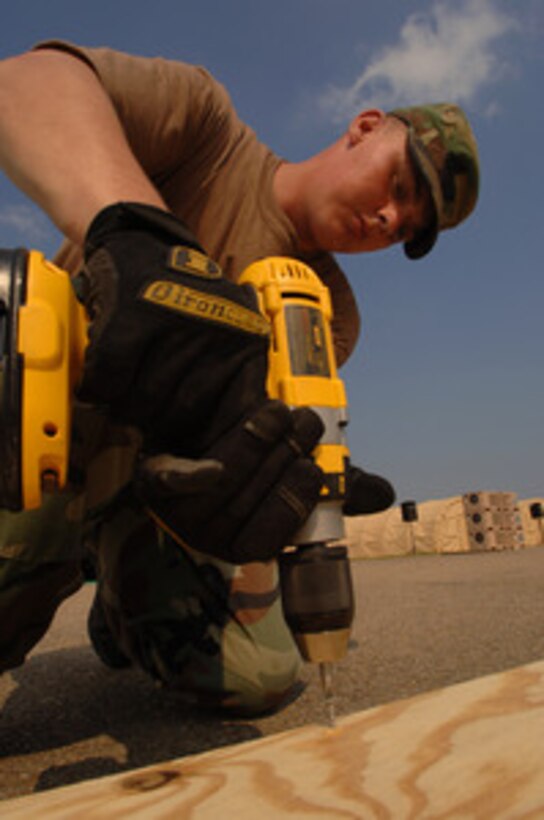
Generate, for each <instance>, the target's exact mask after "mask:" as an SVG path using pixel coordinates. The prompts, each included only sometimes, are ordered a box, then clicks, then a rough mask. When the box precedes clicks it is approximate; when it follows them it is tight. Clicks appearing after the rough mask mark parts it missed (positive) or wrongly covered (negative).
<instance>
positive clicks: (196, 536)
mask: <svg viewBox="0 0 544 820" xmlns="http://www.w3.org/2000/svg"><path fill="white" fill-rule="evenodd" d="M322 434H323V423H322V421H321V419H320V418H319V416H318V415H317V414H316V413H314V412H313V411H312V410H310V409H308V408H299V409H296V410H294V411H292V412H291V411H290V410H289V409H288V408H287V407H286V405H285V404H283V403H282V402H280V401H273V400H267V401H266V402H264V403H263V405H262V406H261V407H260V408H259V409H258V410H257V411H256V412H255V413H253V414H252V415H251V416H250V418H248V419H247V420H246V421H245V422H243V423H241V424H238V425H237V426H236V427H235V428H234V429H233V430H231V431H230V432H229V433H228V434H227V435H225V436H223V437H222V438H221V439H219V440H218V441H217V442H216V443H215V444H214V445H213V446H212V447H211V448H210V450H209V451H208V452H207V453H205V454H204V455H203V457H202V459H199V460H188V459H183V458H174V457H172V456H168V455H158V456H155V457H150V458H145V459H142V461H141V462H140V465H139V467H138V469H137V472H136V476H135V479H134V489H135V492H136V495H137V497H138V498H139V499H140V500H141V501H143V503H144V504H145V505H146V507H147V508H148V511H150V512H151V514H152V516H153V517H154V518H155V520H156V521H157V522H158V523H159V525H160V526H162V527H163V528H164V529H165V530H166V531H167V532H169V533H170V534H171V535H172V537H173V538H174V539H175V540H176V541H177V542H178V543H180V544H181V545H187V546H189V547H192V548H194V549H196V550H199V551H201V552H205V553H208V554H209V555H214V556H216V557H218V558H222V559H223V560H224V561H229V562H230V563H235V564H243V563H247V562H250V561H267V560H270V559H272V558H275V557H276V556H277V555H278V553H279V552H280V551H281V550H282V549H283V548H284V547H285V546H287V545H288V544H289V543H291V539H292V537H293V536H294V534H295V533H296V531H297V530H298V529H299V528H300V526H301V525H302V524H303V523H304V521H305V520H306V518H307V517H308V516H309V514H310V513H311V511H312V510H313V508H314V507H315V505H316V504H317V502H318V500H319V493H320V489H321V485H322V482H323V473H322V471H321V469H320V468H319V467H318V466H317V465H316V464H315V462H314V461H313V460H312V459H311V457H310V453H311V451H312V450H313V449H314V447H315V446H316V444H317V442H318V441H319V439H320V437H321V435H322Z"/></svg>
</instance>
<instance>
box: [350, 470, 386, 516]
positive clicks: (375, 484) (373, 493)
mask: <svg viewBox="0 0 544 820" xmlns="http://www.w3.org/2000/svg"><path fill="white" fill-rule="evenodd" d="M395 498H396V495H395V490H394V489H393V487H392V485H391V484H390V483H389V481H388V480H387V479H386V478H382V476H380V475H375V474H374V473H366V472H365V471H364V470H362V469H361V468H360V467H355V466H353V465H350V467H349V470H348V475H347V494H346V500H345V501H344V506H343V510H342V511H343V513H344V515H347V516H352V515H370V514H372V513H378V512H383V511H384V510H387V509H389V507H391V506H392V504H394V503H395Z"/></svg>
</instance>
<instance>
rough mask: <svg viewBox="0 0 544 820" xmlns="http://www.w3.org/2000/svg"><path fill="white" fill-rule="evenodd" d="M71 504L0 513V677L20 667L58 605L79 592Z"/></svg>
mask: <svg viewBox="0 0 544 820" xmlns="http://www.w3.org/2000/svg"><path fill="white" fill-rule="evenodd" d="M71 500H72V499H71V497H70V496H69V495H62V496H57V497H52V496H51V497H49V498H46V499H45V501H44V503H43V504H42V506H41V507H40V509H38V510H32V511H30V512H24V513H10V512H6V511H2V512H0V672H3V671H5V670H6V669H11V668H13V667H14V666H19V665H20V664H22V663H23V661H24V659H25V656H26V654H27V652H29V651H30V649H32V647H33V646H34V645H35V644H36V643H37V642H38V641H39V640H40V638H41V637H42V636H43V635H44V633H45V632H46V631H47V629H48V627H49V624H50V623H51V620H52V618H53V615H54V614H55V611H56V609H57V607H58V606H59V604H61V603H62V601H63V600H64V599H65V598H67V597H68V596H69V595H71V594H72V593H73V592H75V591H76V590H77V589H79V587H80V586H81V583H82V576H81V568H80V566H81V561H80V556H79V547H78V544H79V526H78V525H77V524H76V523H74V522H72V521H70V520H69V519H68V516H67V507H68V505H69V503H70V502H71Z"/></svg>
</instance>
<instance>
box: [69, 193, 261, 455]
mask: <svg viewBox="0 0 544 820" xmlns="http://www.w3.org/2000/svg"><path fill="white" fill-rule="evenodd" d="M76 289H78V291H79V292H81V294H82V301H83V303H84V305H85V307H86V308H87V312H88V314H89V317H90V320H91V322H90V329H89V345H88V347H87V350H86V354H85V361H84V368H83V377H82V380H81V383H80V385H79V388H78V391H77V395H78V398H79V399H81V400H82V401H85V402H89V403H92V404H102V405H106V406H107V408H108V410H109V413H110V415H111V417H112V418H113V419H114V420H115V421H118V422H121V423H125V424H132V425H135V426H136V427H138V428H140V430H141V431H142V433H143V436H144V446H145V447H146V449H147V450H150V451H154V452H161V451H168V452H174V453H183V454H184V455H189V456H190V455H192V454H194V455H196V456H200V454H201V453H202V452H203V451H204V450H205V449H206V448H207V447H208V446H209V444H210V443H211V442H212V441H214V440H215V439H217V438H218V437H219V436H220V435H222V434H223V433H224V432H225V431H226V430H228V429H229V428H230V427H231V426H233V425H234V424H236V423H237V422H238V421H239V420H240V419H241V418H243V417H244V416H245V415H246V414H247V413H248V412H250V411H251V410H252V409H254V408H255V407H257V406H259V404H260V403H261V402H262V401H264V399H265V378H266V370H267V363H268V359H267V353H268V342H269V326H268V323H267V321H266V319H265V318H264V317H263V316H262V315H261V314H260V313H259V311H258V309H257V300H256V297H255V294H254V292H253V289H252V288H251V287H250V286H240V285H236V284H235V283H233V282H229V281H228V280H227V279H225V278H224V277H223V276H222V275H221V271H220V269H219V268H218V266H217V265H216V264H215V263H214V262H213V261H212V260H211V259H209V258H208V257H207V256H206V255H205V254H204V252H203V251H202V249H201V248H200V247H199V245H198V243H197V242H196V240H195V238H194V237H193V236H192V235H191V234H190V232H189V231H188V230H187V229H186V228H185V226H184V225H182V224H181V223H180V222H179V221H178V220H177V219H176V218H175V217H174V216H173V215H172V214H170V213H168V212H166V211H162V210H160V209H158V208H154V207H152V206H148V205H141V204H137V203H119V204H117V205H112V206H110V207H107V208H105V209H104V210H103V211H101V212H100V213H99V214H98V216H97V217H96V218H95V219H94V221H93V223H92V224H91V226H90V228H89V231H88V234H87V237H86V242H85V265H84V269H83V271H82V272H81V274H80V275H79V282H78V283H77V285H76Z"/></svg>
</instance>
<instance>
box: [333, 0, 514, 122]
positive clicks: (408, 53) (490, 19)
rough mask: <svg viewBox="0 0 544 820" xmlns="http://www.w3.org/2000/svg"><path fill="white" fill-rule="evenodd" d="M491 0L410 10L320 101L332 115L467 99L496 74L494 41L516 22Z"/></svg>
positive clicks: (338, 116)
mask: <svg viewBox="0 0 544 820" xmlns="http://www.w3.org/2000/svg"><path fill="white" fill-rule="evenodd" d="M516 26H517V24H516V22H515V20H514V19H513V18H510V17H508V16H507V15H506V14H504V13H503V12H501V11H499V10H498V9H497V7H496V6H494V5H493V3H492V2H490V0H465V2H464V3H463V4H462V5H455V6H454V5H453V3H452V4H449V5H448V4H446V3H445V2H437V3H435V4H434V5H433V6H432V7H431V8H430V10H429V11H428V12H427V13H425V14H414V15H411V16H410V17H409V18H408V19H407V20H406V22H405V24H404V25H403V26H402V29H401V31H400V34H399V39H398V42H397V43H396V44H394V45H391V46H386V47H384V48H382V49H381V50H380V51H378V52H377V53H376V54H375V55H374V58H373V59H371V61H370V63H369V64H368V65H367V66H366V68H365V69H364V70H363V71H362V72H361V74H359V76H358V77H357V78H356V79H355V81H354V82H353V83H352V84H351V85H350V86H348V87H347V88H338V87H330V88H328V89H327V90H326V92H325V93H324V94H323V95H322V98H321V105H322V108H323V109H324V111H325V112H326V113H328V114H329V115H330V116H332V117H333V118H334V119H335V120H345V119H346V118H347V117H351V116H353V114H354V113H356V112H357V111H358V110H360V109H362V108H367V107H372V106H376V107H380V108H386V109H388V108H392V107H395V106H397V105H405V104H415V103H417V102H433V101H434V102H439V101H443V100H451V101H454V102H458V103H463V104H467V103H470V102H471V101H472V100H474V98H475V96H476V95H477V94H478V92H480V91H481V89H482V88H484V87H485V86H486V85H488V84H490V83H492V82H494V81H496V80H497V78H498V76H499V75H500V73H501V71H502V70H503V69H504V65H503V64H502V63H501V61H500V59H499V58H498V56H497V54H496V46H497V41H498V40H499V39H500V38H501V37H503V36H504V35H505V34H506V33H507V32H509V31H512V30H513V29H514V28H516Z"/></svg>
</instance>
